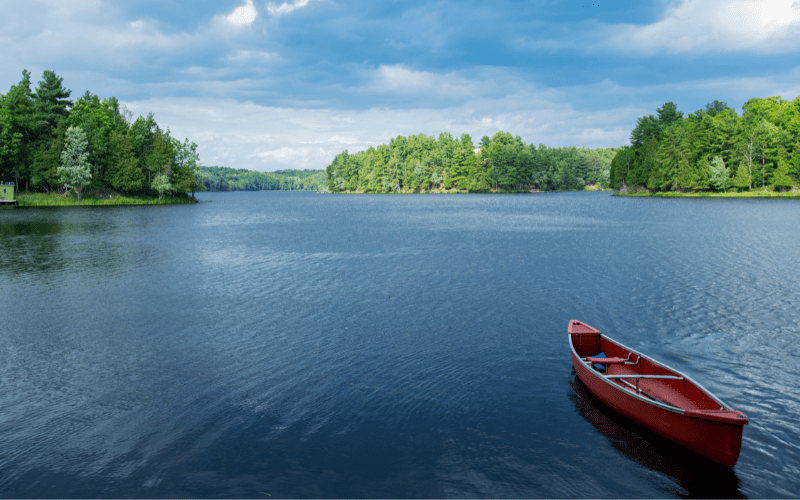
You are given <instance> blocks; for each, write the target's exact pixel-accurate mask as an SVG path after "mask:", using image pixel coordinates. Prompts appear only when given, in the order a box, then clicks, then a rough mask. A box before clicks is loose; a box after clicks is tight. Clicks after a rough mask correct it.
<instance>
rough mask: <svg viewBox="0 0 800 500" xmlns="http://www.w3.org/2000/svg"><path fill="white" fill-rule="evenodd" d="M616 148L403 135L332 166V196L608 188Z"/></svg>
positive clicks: (500, 135) (501, 136) (500, 137)
mask: <svg viewBox="0 0 800 500" xmlns="http://www.w3.org/2000/svg"><path fill="white" fill-rule="evenodd" d="M613 157H614V150H613V149H587V148H575V147H569V148H548V147H547V146H545V145H542V144H540V145H539V147H538V148H537V147H536V146H534V145H533V144H530V145H527V144H525V143H524V142H523V141H522V139H521V138H520V137H519V136H517V137H514V136H512V135H511V134H510V133H508V132H497V133H496V134H495V135H494V136H492V137H488V136H484V137H483V138H482V139H481V141H480V143H479V145H478V147H476V146H475V145H474V144H473V142H472V138H471V137H470V136H469V135H468V134H462V135H461V137H460V138H459V139H456V138H454V137H453V136H452V134H450V133H447V132H443V133H441V134H439V137H438V138H435V137H432V136H427V135H425V134H419V135H412V136H409V137H404V136H398V137H397V138H395V139H392V140H391V141H390V142H389V144H382V145H380V146H378V147H377V148H374V147H370V148H369V149H367V150H366V151H360V152H358V153H355V154H349V153H348V152H347V151H346V150H345V151H344V152H342V153H340V154H339V155H337V156H336V157H335V158H334V159H333V162H332V163H331V164H330V165H329V166H328V167H327V169H326V174H327V183H328V189H329V190H330V191H331V192H342V191H355V192H367V193H388V192H419V191H434V190H458V191H466V192H486V191H497V190H506V191H519V190H529V189H539V190H543V191H544V190H558V189H581V188H583V187H584V186H586V185H587V184H592V185H597V186H601V187H606V186H608V181H609V168H610V165H611V160H612V158H613Z"/></svg>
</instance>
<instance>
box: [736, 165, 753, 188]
mask: <svg viewBox="0 0 800 500" xmlns="http://www.w3.org/2000/svg"><path fill="white" fill-rule="evenodd" d="M733 186H734V187H736V188H739V189H747V188H749V187H750V175H749V173H748V170H747V164H746V163H744V162H742V163H740V164H739V168H737V169H736V177H734V178H733Z"/></svg>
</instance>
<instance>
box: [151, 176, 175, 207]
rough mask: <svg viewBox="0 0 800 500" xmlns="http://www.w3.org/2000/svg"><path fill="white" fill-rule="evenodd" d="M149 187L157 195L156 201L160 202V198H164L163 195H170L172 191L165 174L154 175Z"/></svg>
mask: <svg viewBox="0 0 800 500" xmlns="http://www.w3.org/2000/svg"><path fill="white" fill-rule="evenodd" d="M151 187H152V188H153V189H154V190H155V191H156V192H157V193H158V201H161V197H163V196H164V193H171V192H172V191H174V189H173V187H172V184H170V182H169V176H168V175H166V174H158V175H156V177H155V178H154V179H153V184H152V185H151Z"/></svg>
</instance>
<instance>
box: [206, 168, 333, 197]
mask: <svg viewBox="0 0 800 500" xmlns="http://www.w3.org/2000/svg"><path fill="white" fill-rule="evenodd" d="M200 172H201V173H202V174H203V175H204V179H203V181H202V185H203V188H204V190H207V191H324V190H326V189H327V178H326V176H325V171H324V170H277V171H275V172H258V171H255V170H245V169H241V168H239V169H236V168H227V167H201V168H200Z"/></svg>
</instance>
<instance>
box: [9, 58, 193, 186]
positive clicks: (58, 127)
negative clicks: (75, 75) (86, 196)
mask: <svg viewBox="0 0 800 500" xmlns="http://www.w3.org/2000/svg"><path fill="white" fill-rule="evenodd" d="M71 93H72V91H71V90H68V89H66V88H64V86H63V79H62V78H60V77H58V76H57V75H56V74H55V73H54V72H52V71H45V72H44V74H43V75H42V80H41V81H40V82H39V84H38V86H37V87H36V89H35V90H31V74H30V72H28V71H26V70H23V71H22V80H20V82H19V83H18V84H16V85H12V87H11V89H10V90H9V91H8V93H7V94H0V181H12V180H13V181H14V182H15V184H16V186H17V190H19V189H20V188H21V187H22V186H23V185H24V189H26V190H35V191H46V192H47V193H50V192H51V191H53V190H56V191H59V192H62V191H64V190H67V191H74V192H76V193H77V194H78V197H79V199H80V193H81V191H82V190H83V189H84V188H99V189H107V188H111V189H113V190H116V191H120V192H123V193H126V194H145V195H156V194H157V195H158V196H159V198H160V197H161V195H163V194H164V193H165V192H178V193H193V192H194V191H195V190H196V189H197V187H198V185H200V184H201V183H202V175H201V174H200V172H199V169H198V167H199V164H200V161H199V157H198V155H197V145H196V144H194V143H190V142H189V140H188V139H186V140H184V141H183V142H181V141H179V140H177V139H175V138H173V137H171V135H170V132H169V129H167V130H164V129H162V128H161V127H159V125H158V124H157V123H156V121H155V119H154V118H153V115H152V113H151V114H148V115H147V116H146V117H142V116H140V117H138V118H137V119H136V120H133V119H132V118H133V114H132V113H131V112H129V111H128V110H127V109H126V108H125V107H124V106H122V107H121V106H120V104H119V102H118V101H117V99H116V98H115V97H111V98H107V99H102V100H101V99H100V98H99V97H98V96H97V95H94V94H90V93H89V92H88V91H87V92H86V93H85V94H84V95H83V96H81V97H80V98H78V99H77V100H75V101H74V102H73V101H72V100H70V99H69V97H70V95H71Z"/></svg>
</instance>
